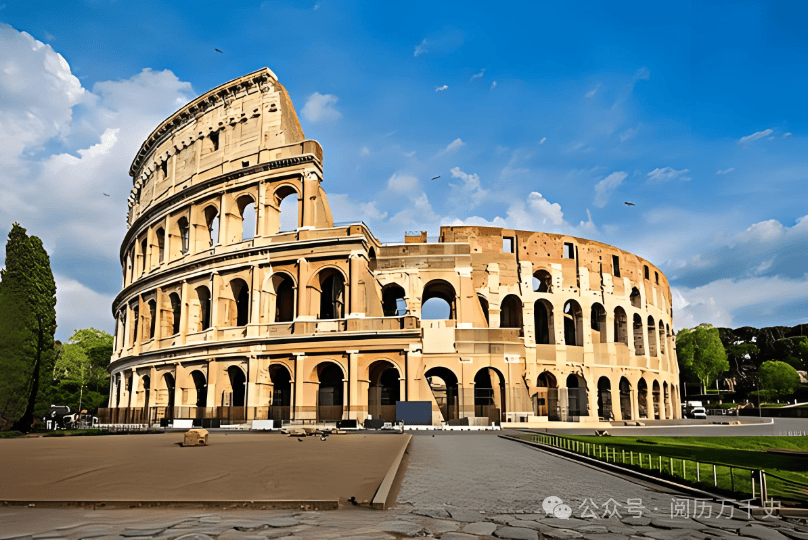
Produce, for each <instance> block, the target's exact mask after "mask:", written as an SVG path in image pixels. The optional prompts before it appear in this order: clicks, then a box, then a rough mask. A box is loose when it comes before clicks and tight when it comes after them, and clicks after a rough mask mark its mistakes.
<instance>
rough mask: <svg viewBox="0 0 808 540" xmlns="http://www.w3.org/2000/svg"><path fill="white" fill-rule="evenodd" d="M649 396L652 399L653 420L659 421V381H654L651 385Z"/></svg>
mask: <svg viewBox="0 0 808 540" xmlns="http://www.w3.org/2000/svg"><path fill="white" fill-rule="evenodd" d="M651 395H652V396H653V398H654V409H653V410H654V418H655V419H659V418H661V416H660V406H661V404H660V395H659V381H656V380H654V383H653V384H652V385H651Z"/></svg>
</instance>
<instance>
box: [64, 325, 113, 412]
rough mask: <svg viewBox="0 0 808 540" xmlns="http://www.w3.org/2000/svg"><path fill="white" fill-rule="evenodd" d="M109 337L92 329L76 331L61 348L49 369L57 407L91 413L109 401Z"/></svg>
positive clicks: (110, 338)
mask: <svg viewBox="0 0 808 540" xmlns="http://www.w3.org/2000/svg"><path fill="white" fill-rule="evenodd" d="M112 345H113V338H112V336H111V335H109V334H108V333H106V332H104V331H102V330H96V329H95V328H86V329H83V330H77V331H76V332H75V333H74V334H73V335H72V336H71V337H70V340H69V341H68V342H67V343H66V344H64V345H63V346H62V347H61V352H60V353H59V355H58V357H57V359H56V362H55V364H54V369H53V379H54V380H55V381H56V383H57V391H56V396H57V397H58V401H59V404H60V405H68V406H70V407H72V408H75V409H76V410H79V411H80V410H82V409H87V410H94V409H97V408H98V407H99V406H100V405H102V404H103V403H104V402H105V401H106V400H107V399H108V398H109V395H108V393H109V373H108V372H107V369H106V366H107V365H108V364H109V359H110V357H111V356H112Z"/></svg>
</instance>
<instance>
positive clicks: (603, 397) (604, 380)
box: [598, 376, 614, 420]
mask: <svg viewBox="0 0 808 540" xmlns="http://www.w3.org/2000/svg"><path fill="white" fill-rule="evenodd" d="M598 418H603V419H604V420H614V412H613V411H612V382H611V381H610V380H609V377H605V376H604V377H601V378H600V379H598Z"/></svg>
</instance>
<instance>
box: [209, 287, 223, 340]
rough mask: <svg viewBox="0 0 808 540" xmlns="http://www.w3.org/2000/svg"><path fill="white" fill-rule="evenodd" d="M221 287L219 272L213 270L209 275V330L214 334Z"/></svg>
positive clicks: (217, 320)
mask: <svg viewBox="0 0 808 540" xmlns="http://www.w3.org/2000/svg"><path fill="white" fill-rule="evenodd" d="M221 287H222V278H221V276H220V275H219V272H213V273H212V274H211V276H210V330H211V331H212V332H213V334H214V337H215V336H216V330H217V328H219V290H220V289H221Z"/></svg>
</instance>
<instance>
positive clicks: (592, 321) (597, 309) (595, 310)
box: [589, 302, 607, 343]
mask: <svg viewBox="0 0 808 540" xmlns="http://www.w3.org/2000/svg"><path fill="white" fill-rule="evenodd" d="M589 325H590V327H591V329H592V343H606V337H607V336H606V310H605V309H604V308H603V305H602V304H599V303H598V302H594V303H593V304H592V309H591V310H590V316H589Z"/></svg>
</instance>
